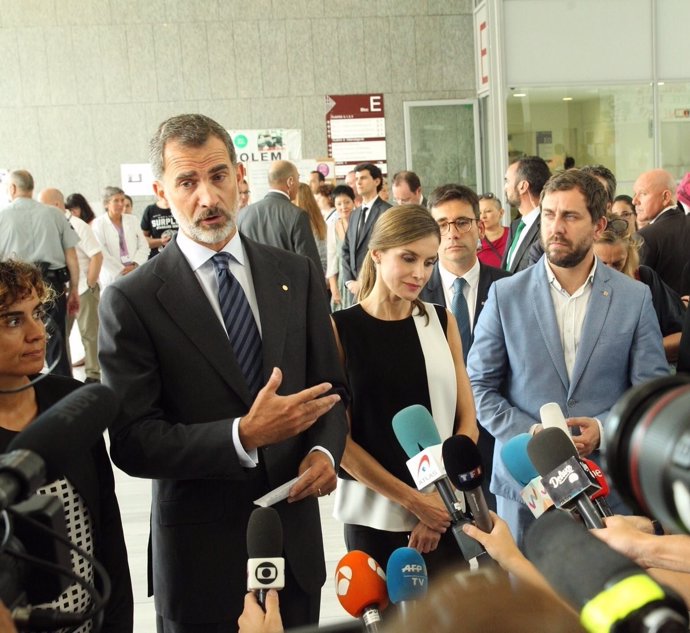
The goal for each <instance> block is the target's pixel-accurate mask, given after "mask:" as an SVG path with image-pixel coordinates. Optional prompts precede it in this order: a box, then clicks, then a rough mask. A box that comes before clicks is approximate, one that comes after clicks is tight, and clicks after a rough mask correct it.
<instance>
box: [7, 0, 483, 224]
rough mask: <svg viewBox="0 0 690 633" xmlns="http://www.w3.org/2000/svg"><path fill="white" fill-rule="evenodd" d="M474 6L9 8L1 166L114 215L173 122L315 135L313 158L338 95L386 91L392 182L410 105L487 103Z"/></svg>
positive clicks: (300, 0) (267, 0) (254, 2)
mask: <svg viewBox="0 0 690 633" xmlns="http://www.w3.org/2000/svg"><path fill="white" fill-rule="evenodd" d="M472 4H473V3H472V0H0V59H1V60H2V62H3V63H2V72H0V168H3V167H4V168H10V169H12V168H19V167H21V168H26V169H28V170H29V171H31V172H32V173H33V175H34V177H35V179H36V186H37V188H42V187H45V186H56V187H58V188H60V189H62V190H63V191H64V192H65V193H66V194H67V193H71V192H73V191H81V192H82V193H84V194H85V195H86V196H87V197H88V198H89V200H90V201H91V202H92V203H96V204H95V205H94V208H96V210H97V211H100V203H99V199H100V192H101V190H102V188H103V187H104V186H106V185H109V184H117V183H119V182H120V167H119V166H120V164H121V163H140V162H146V160H147V150H146V148H147V142H148V138H149V137H150V135H151V134H152V133H153V131H154V130H155V129H156V127H157V125H158V124H159V123H160V122H161V121H162V120H163V119H165V118H166V117H168V116H170V115H173V114H179V113H182V112H203V113H204V114H207V115H209V116H211V117H213V118H215V119H217V120H218V121H219V122H220V123H222V124H223V125H224V126H225V127H227V128H261V127H286V128H299V129H301V130H302V131H303V155H304V157H305V158H307V157H316V156H325V155H326V130H325V105H324V103H325V100H324V95H326V94H329V93H330V94H356V93H368V92H383V93H384V95H385V114H386V129H387V134H388V136H387V149H388V161H389V170H390V171H391V173H392V172H393V171H396V170H398V169H401V168H404V166H405V144H404V130H403V101H409V100H419V99H444V98H465V97H471V96H474V86H475V81H474V48H473V35H472V33H473V26H472V24H473V19H472ZM142 202H143V201H138V202H137V201H135V207H137V208H138V209H140V207H141V206H142Z"/></svg>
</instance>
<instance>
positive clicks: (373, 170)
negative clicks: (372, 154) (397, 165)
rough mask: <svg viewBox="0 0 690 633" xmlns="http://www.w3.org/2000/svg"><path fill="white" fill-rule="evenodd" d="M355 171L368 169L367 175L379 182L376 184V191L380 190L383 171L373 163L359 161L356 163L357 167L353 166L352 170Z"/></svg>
mask: <svg viewBox="0 0 690 633" xmlns="http://www.w3.org/2000/svg"><path fill="white" fill-rule="evenodd" d="M353 171H354V172H355V173H357V172H358V171H368V172H369V175H370V176H371V177H372V178H373V179H374V180H376V179H377V178H378V181H379V184H378V185H377V186H376V192H377V193H378V192H379V191H381V188H382V187H383V173H382V172H381V170H380V169H379V168H378V167H377V166H376V165H374V163H360V164H359V165H357V167H355V168H354V170H353Z"/></svg>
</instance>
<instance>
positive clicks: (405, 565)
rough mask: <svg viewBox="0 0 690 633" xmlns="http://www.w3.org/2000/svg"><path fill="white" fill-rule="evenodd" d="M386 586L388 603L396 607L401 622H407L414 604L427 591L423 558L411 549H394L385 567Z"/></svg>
mask: <svg viewBox="0 0 690 633" xmlns="http://www.w3.org/2000/svg"><path fill="white" fill-rule="evenodd" d="M386 585H387V587H388V597H389V598H390V601H391V602H392V603H393V604H396V605H398V608H399V609H400V613H401V616H402V619H403V621H405V620H407V618H408V617H409V616H410V615H411V613H410V612H411V611H412V609H413V608H414V604H415V602H416V601H417V600H421V599H422V598H423V597H424V596H425V595H426V592H427V590H428V589H429V577H428V575H427V570H426V563H425V562H424V557H423V556H422V555H421V554H420V553H419V552H418V551H417V550H416V549H413V548H412V547H399V548H398V549H396V550H395V551H394V552H393V553H392V554H391V556H390V558H389V559H388V564H387V565H386Z"/></svg>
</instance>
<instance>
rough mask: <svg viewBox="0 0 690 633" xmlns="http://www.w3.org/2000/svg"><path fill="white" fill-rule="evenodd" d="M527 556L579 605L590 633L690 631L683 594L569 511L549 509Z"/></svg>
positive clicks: (530, 536) (528, 541)
mask: <svg viewBox="0 0 690 633" xmlns="http://www.w3.org/2000/svg"><path fill="white" fill-rule="evenodd" d="M525 554H526V556H527V558H529V560H530V561H532V563H533V564H534V565H535V567H536V568H537V569H538V570H539V571H540V572H541V573H542V574H543V575H544V576H545V577H546V579H547V580H548V581H549V583H550V584H551V585H552V586H553V588H554V589H555V590H556V591H557V592H558V593H559V594H560V595H561V596H562V597H563V598H565V599H566V600H568V601H569V602H570V603H571V604H573V605H574V606H575V607H577V609H578V610H579V611H580V622H581V623H582V625H583V626H584V628H585V629H586V630H587V631H589V632H590V633H606V632H610V633H653V632H654V633H676V632H677V633H680V632H681V631H683V632H687V630H688V611H687V608H686V606H685V603H684V602H683V600H682V599H681V598H680V597H679V596H677V595H676V594H675V593H674V592H673V591H671V590H669V589H666V588H665V587H663V586H661V585H659V584H657V583H656V581H655V580H653V579H652V578H651V577H650V576H649V575H647V574H646V573H645V571H644V570H643V569H642V568H641V567H638V566H637V565H636V564H635V563H633V562H632V561H631V560H630V559H629V558H626V557H625V556H623V555H621V554H619V553H618V552H615V551H614V550H612V549H611V548H610V547H609V546H608V545H606V544H605V543H603V542H602V541H600V540H599V539H598V538H596V537H595V536H593V535H592V534H590V533H589V530H587V529H586V528H585V527H584V526H583V525H582V524H581V523H579V522H576V521H573V519H572V518H571V517H570V516H569V515H567V514H565V513H562V512H547V513H546V514H544V516H542V517H540V518H539V519H537V520H536V521H535V522H534V524H533V525H532V526H531V527H530V528H529V529H528V530H527V534H526V535H525Z"/></svg>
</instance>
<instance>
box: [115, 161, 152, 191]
mask: <svg viewBox="0 0 690 633" xmlns="http://www.w3.org/2000/svg"><path fill="white" fill-rule="evenodd" d="M120 181H121V183H122V190H123V191H124V192H125V193H126V194H127V195H128V196H132V197H134V196H153V195H154V193H153V172H152V171H151V165H149V163H138V164H126V165H120Z"/></svg>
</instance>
